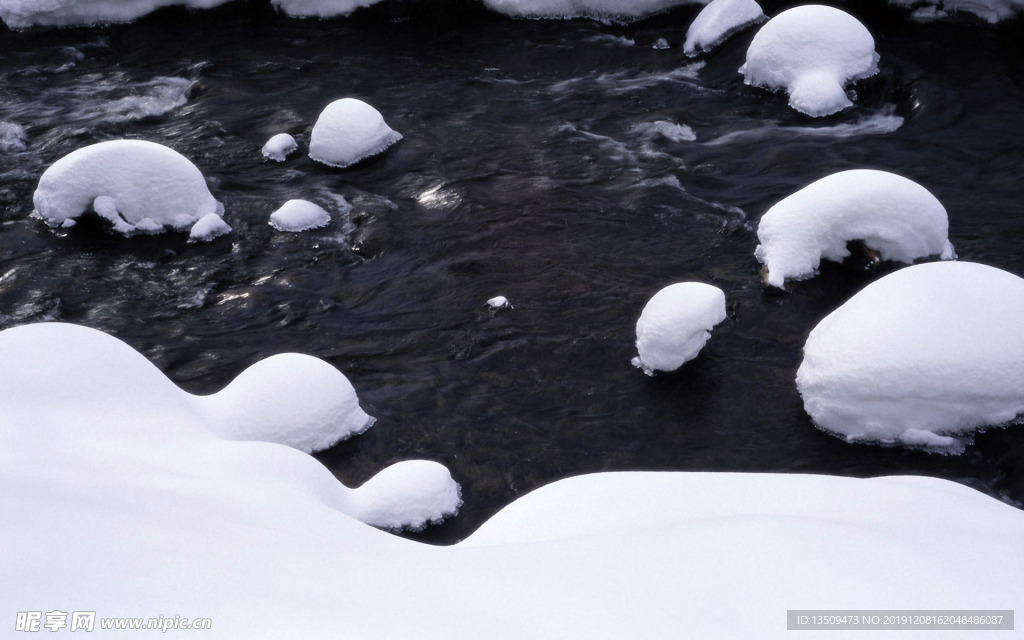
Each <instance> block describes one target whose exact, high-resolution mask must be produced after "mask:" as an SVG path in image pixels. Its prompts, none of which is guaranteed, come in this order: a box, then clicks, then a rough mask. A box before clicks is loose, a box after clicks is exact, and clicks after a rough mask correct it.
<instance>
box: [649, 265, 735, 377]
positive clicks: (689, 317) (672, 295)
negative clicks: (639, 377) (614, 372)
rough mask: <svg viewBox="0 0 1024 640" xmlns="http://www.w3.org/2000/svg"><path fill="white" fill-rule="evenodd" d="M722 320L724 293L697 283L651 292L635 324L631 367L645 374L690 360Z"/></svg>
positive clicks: (675, 285) (669, 368)
mask: <svg viewBox="0 0 1024 640" xmlns="http://www.w3.org/2000/svg"><path fill="white" fill-rule="evenodd" d="M722 320H725V294H724V293H722V290H721V289H719V288H718V287H713V286H711V285H709V284H704V283H701V282H679V283H676V284H672V285H669V286H667V287H665V288H664V289H662V290H661V291H659V292H658V293H656V294H654V296H653V297H652V298H651V299H650V301H648V303H647V305H646V306H645V307H644V310H643V312H641V314H640V319H639V320H638V321H637V323H636V348H637V351H639V352H640V355H639V356H637V357H636V358H633V366H635V367H638V368H640V369H643V370H644V373H646V374H647V375H649V376H652V375H654V372H655V371H675V370H676V369H678V368H679V367H681V366H682V365H683V363H685V362H688V361H690V360H693V359H694V358H696V357H697V354H698V353H700V350H701V349H703V348H704V344H705V343H706V342H707V341H708V338H710V337H711V329H712V328H714V326H715V325H716V324H718V323H719V322H721V321H722Z"/></svg>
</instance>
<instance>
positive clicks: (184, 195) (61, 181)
mask: <svg viewBox="0 0 1024 640" xmlns="http://www.w3.org/2000/svg"><path fill="white" fill-rule="evenodd" d="M32 200H33V202H34V204H35V211H34V212H33V215H35V216H36V217H39V218H42V219H43V220H45V221H46V223H47V224H49V225H50V226H54V227H56V226H61V225H63V224H64V223H65V222H66V221H67V220H69V219H73V218H77V217H78V216H79V215H81V214H83V213H85V212H87V211H89V210H93V211H95V212H96V213H97V214H99V215H100V216H102V217H103V218H106V219H107V220H109V221H110V222H111V223H113V225H114V230H115V231H118V232H120V233H123V234H125V235H131V234H133V233H136V232H144V233H155V232H159V231H162V230H163V229H164V228H165V227H171V228H173V229H177V230H184V229H188V228H189V227H191V226H192V225H194V224H195V223H196V222H198V221H199V220H200V219H201V218H203V217H204V216H206V215H208V214H211V213H212V214H215V215H219V214H220V213H221V212H222V211H223V207H222V206H221V204H220V203H219V202H217V201H216V200H215V199H214V197H213V195H212V194H210V190H209V189H208V188H207V187H206V180H205V179H204V178H203V174H202V173H200V171H199V169H198V168H196V166H195V165H194V164H192V162H191V161H189V160H188V158H186V157H185V156H183V155H181V154H180V153H178V152H177V151H174V150H173V149H170V148H168V147H165V146H163V145H161V144H157V143H155V142H147V141H145V140H111V141H107V142H100V143H97V144H93V145H89V146H87V147H82V148H81V149H78V150H76V151H73V152H71V153H69V154H68V155H66V156H64V157H63V158H61V159H60V160H58V161H57V162H55V163H53V165H51V166H50V168H49V169H47V170H46V171H44V172H43V175H42V176H41V177H40V178H39V185H38V187H37V188H36V191H35V194H34V195H33V196H32Z"/></svg>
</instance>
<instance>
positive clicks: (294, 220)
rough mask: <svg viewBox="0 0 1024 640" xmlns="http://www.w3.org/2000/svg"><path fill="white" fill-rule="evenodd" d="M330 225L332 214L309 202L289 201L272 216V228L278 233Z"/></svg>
mask: <svg viewBox="0 0 1024 640" xmlns="http://www.w3.org/2000/svg"><path fill="white" fill-rule="evenodd" d="M330 223H331V214H330V213H328V212H327V211H326V210H324V208H323V207H321V206H320V205H318V204H316V203H314V202H310V201H309V200H299V199H296V200H289V201H288V202H285V203H284V204H283V205H281V208H280V209H278V210H277V211H275V212H274V213H272V214H270V226H272V227H274V228H275V229H277V230H278V231H293V232H298V231H308V230H310V229H319V228H320V227H326V226H327V225H329V224H330Z"/></svg>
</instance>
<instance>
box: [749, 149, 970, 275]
mask: <svg viewBox="0 0 1024 640" xmlns="http://www.w3.org/2000/svg"><path fill="white" fill-rule="evenodd" d="M948 228H949V220H948V218H947V217H946V209H945V208H944V207H943V206H942V204H941V203H940V202H939V201H938V200H937V199H936V198H935V196H933V195H932V194H931V193H929V192H928V190H927V189H925V188H924V187H922V186H921V185H919V184H917V183H916V182H914V181H912V180H908V179H907V178H904V177H902V176H898V175H896V174H894V173H888V172H886V171H876V170H873V169H854V170H852V171H841V172H839V173H834V174H832V175H830V176H827V177H825V178H822V179H821V180H818V181H817V182H814V183H812V184H810V185H808V186H807V187H804V188H803V189H801V190H800V191H797V192H796V193H794V194H793V195H791V196H789V197H787V198H784V199H783V200H781V201H780V202H779V203H778V204H776V205H775V206H773V207H772V208H771V209H769V210H768V212H767V213H765V214H764V216H763V217H762V218H761V222H760V223H759V225H758V228H757V239H758V241H759V242H760V244H759V245H758V246H757V249H756V250H755V252H754V255H755V256H756V257H757V259H758V260H759V261H760V262H761V263H763V264H764V265H765V268H766V269H767V277H766V281H767V283H768V284H770V285H771V286H773V287H782V286H783V285H784V284H785V281H786V280H800V279H806V278H810V277H811V276H813V275H814V274H816V273H817V270H818V265H819V264H820V263H821V260H822V259H825V260H834V261H837V262H838V261H842V260H843V259H844V258H846V257H847V256H848V255H849V251H848V250H847V248H846V245H847V243H848V242H850V241H852V240H862V241H864V244H865V245H866V246H867V248H868V249H870V250H873V251H876V252H877V253H878V254H879V257H880V258H881V259H882V260H891V261H895V262H906V263H910V262H913V261H914V260H917V259H918V258H925V257H928V256H939V257H940V258H942V259H943V260H948V259H951V258H954V257H956V256H955V255H954V253H953V245H951V244H950V243H949V239H948Z"/></svg>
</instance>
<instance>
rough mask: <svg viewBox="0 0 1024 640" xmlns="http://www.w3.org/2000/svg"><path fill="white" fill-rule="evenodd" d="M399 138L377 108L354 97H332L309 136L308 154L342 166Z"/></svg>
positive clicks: (400, 135) (313, 157)
mask: <svg viewBox="0 0 1024 640" xmlns="http://www.w3.org/2000/svg"><path fill="white" fill-rule="evenodd" d="M401 139H402V134H400V133H398V132H397V131H394V130H392V129H391V127H389V126H388V125H387V123H386V122H384V117H383V116H382V115H381V114H380V112H379V111H377V110H376V109H374V108H373V107H371V106H370V105H368V104H366V103H365V102H363V101H362V100H357V99H355V98H342V99H340V100H335V101H334V102H332V103H331V104H329V105H327V107H326V108H325V109H324V110H323V112H322V113H321V114H320V117H319V118H317V121H316V124H315V125H313V132H312V133H311V134H310V139H309V157H310V158H312V159H314V160H316V161H317V162H322V163H323V164H326V165H329V166H332V167H339V168H345V167H348V166H350V165H353V164H355V163H357V162H359V161H360V160H363V159H365V158H369V157H371V156H375V155H377V154H378V153H381V152H382V151H384V150H385V149H387V148H388V147H390V146H391V145H393V144H395V143H396V142H398V141H399V140H401Z"/></svg>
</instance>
